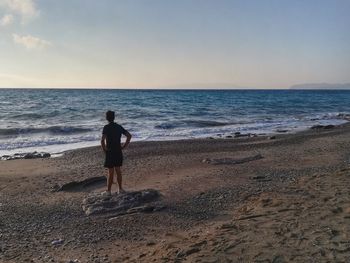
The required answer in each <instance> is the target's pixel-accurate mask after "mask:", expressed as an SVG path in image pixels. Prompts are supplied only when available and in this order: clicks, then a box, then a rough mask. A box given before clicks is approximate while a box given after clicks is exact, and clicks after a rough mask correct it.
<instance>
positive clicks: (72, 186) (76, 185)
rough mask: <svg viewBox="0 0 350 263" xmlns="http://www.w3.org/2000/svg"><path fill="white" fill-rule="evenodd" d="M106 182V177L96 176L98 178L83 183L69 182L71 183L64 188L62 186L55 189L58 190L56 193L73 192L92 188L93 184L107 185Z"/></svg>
mask: <svg viewBox="0 0 350 263" xmlns="http://www.w3.org/2000/svg"><path fill="white" fill-rule="evenodd" d="M106 180H107V179H106V177H105V176H96V177H90V178H87V179H85V180H83V181H73V182H69V183H66V184H63V185H62V186H60V187H58V188H57V186H56V187H55V188H56V189H57V190H56V191H73V190H77V189H79V188H84V187H88V186H91V185H93V184H97V183H105V182H106Z"/></svg>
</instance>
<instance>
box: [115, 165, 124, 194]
mask: <svg viewBox="0 0 350 263" xmlns="http://www.w3.org/2000/svg"><path fill="white" fill-rule="evenodd" d="M114 168H115V172H116V173H117V182H118V187H119V192H123V191H124V190H123V187H122V180H123V178H122V171H121V169H120V166H116V167H114Z"/></svg>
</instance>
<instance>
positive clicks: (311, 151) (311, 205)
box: [0, 125, 350, 263]
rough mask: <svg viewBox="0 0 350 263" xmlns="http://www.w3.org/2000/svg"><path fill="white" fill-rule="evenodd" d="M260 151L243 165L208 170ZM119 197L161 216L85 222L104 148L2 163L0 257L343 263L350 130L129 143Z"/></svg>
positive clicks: (348, 218) (349, 240) (349, 229)
mask: <svg viewBox="0 0 350 263" xmlns="http://www.w3.org/2000/svg"><path fill="white" fill-rule="evenodd" d="M257 154H260V155H261V156H262V158H257V159H256V160H252V161H249V162H244V163H236V164H225V163H224V164H215V163H211V162H208V161H203V160H205V159H206V160H208V159H209V160H213V159H215V160H217V159H219V160H231V159H232V158H233V159H237V158H246V157H248V158H249V157H250V156H256V155H257ZM124 155H125V165H124V166H123V172H124V183H125V189H126V190H129V191H130V190H142V189H147V188H153V189H156V190H159V191H160V193H161V195H162V202H163V204H164V205H165V206H166V208H165V209H163V210H161V211H157V212H153V213H133V214H127V215H123V216H119V217H117V218H113V219H110V218H108V217H105V216H86V215H85V214H84V212H83V210H82V206H81V205H82V200H83V199H84V197H86V196H87V195H88V194H89V193H91V192H99V191H103V190H104V184H101V183H98V184H95V185H92V186H89V187H87V188H84V189H76V190H73V191H64V192H55V191H54V189H55V188H57V186H61V185H63V184H65V183H69V182H71V181H79V180H84V179H87V178H90V177H95V176H101V175H104V174H105V170H104V168H103V167H102V163H103V154H102V152H101V150H100V148H99V147H92V148H85V149H80V150H74V151H71V152H67V153H66V154H65V155H64V156H62V157H58V158H50V159H35V160H13V161H2V162H0V262H274V263H277V262H349V261H350V194H349V185H350V163H349V161H350V159H349V158H350V125H343V126H338V127H335V128H334V129H329V130H322V129H320V130H310V131H306V132H301V133H298V134H284V135H276V139H274V140H269V139H268V138H267V137H256V138H243V139H212V140H211V139H205V140H183V141H172V142H136V143H131V144H130V147H129V148H128V149H127V150H126V151H125V152H124Z"/></svg>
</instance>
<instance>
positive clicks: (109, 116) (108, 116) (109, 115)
mask: <svg viewBox="0 0 350 263" xmlns="http://www.w3.org/2000/svg"><path fill="white" fill-rule="evenodd" d="M114 118H115V114H114V111H110V110H109V111H107V112H106V120H107V121H109V122H113V121H114Z"/></svg>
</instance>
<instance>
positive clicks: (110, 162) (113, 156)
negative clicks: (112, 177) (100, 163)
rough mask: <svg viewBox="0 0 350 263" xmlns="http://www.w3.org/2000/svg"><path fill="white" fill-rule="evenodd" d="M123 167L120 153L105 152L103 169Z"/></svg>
mask: <svg viewBox="0 0 350 263" xmlns="http://www.w3.org/2000/svg"><path fill="white" fill-rule="evenodd" d="M122 165H123V153H122V151H107V152H106V159H105V164H104V167H106V168H113V167H116V166H122Z"/></svg>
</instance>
